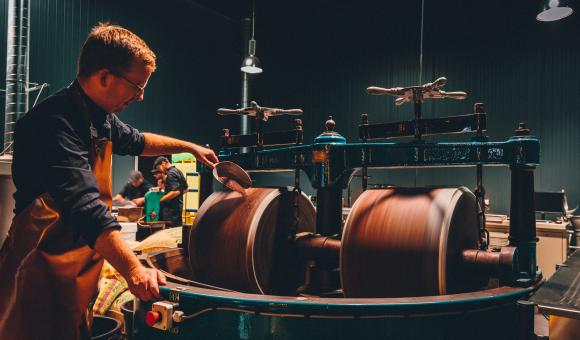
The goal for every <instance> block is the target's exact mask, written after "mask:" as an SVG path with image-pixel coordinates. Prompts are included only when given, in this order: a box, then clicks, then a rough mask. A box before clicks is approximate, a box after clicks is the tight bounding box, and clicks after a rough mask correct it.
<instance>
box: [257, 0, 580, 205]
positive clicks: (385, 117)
mask: <svg viewBox="0 0 580 340" xmlns="http://www.w3.org/2000/svg"><path fill="white" fill-rule="evenodd" d="M537 3H538V4H535V3H534V2H533V1H523V0H517V1H509V2H504V1H499V2H489V1H459V0H446V1H425V21H424V28H425V29H424V49H423V77H422V78H423V82H428V81H432V80H434V79H435V78H437V77H439V76H446V77H447V78H448V85H447V86H446V87H445V89H446V90H448V91H453V90H462V91H466V92H467V93H468V98H467V99H466V100H464V101H456V100H439V101H431V102H427V103H426V104H425V105H424V109H423V111H424V117H436V116H443V115H451V114H465V113H470V112H472V106H473V103H475V102H483V103H485V104H486V111H487V112H488V135H489V136H490V138H491V140H496V141H502V140H506V139H507V138H509V137H510V136H511V134H512V131H513V130H514V128H515V127H516V126H517V123H518V122H526V123H527V125H528V126H529V127H530V128H531V129H532V133H533V134H534V135H536V136H538V137H539V138H540V139H541V143H542V144H541V162H542V164H541V166H539V167H538V169H537V171H536V173H535V175H536V176H535V184H536V190H537V191H557V190H560V189H565V190H566V191H567V192H568V197H569V203H570V206H571V207H574V206H576V205H577V204H579V203H580V175H579V174H580V171H579V169H580V82H579V79H580V38H579V37H580V3H579V2H574V4H572V6H574V5H575V6H574V9H575V10H576V12H575V13H574V14H573V15H572V16H571V17H569V18H567V19H564V20H562V21H558V22H552V23H540V22H537V21H536V20H535V16H536V14H537V10H538V8H539V1H538V2H537ZM420 4H421V1H402V2H392V1H388V2H385V1H369V0H362V1H357V2H335V1H326V0H323V1H317V2H316V3H313V2H308V1H300V0H298V1H290V0H280V1H276V2H275V4H274V3H273V2H268V1H260V2H259V4H258V5H257V8H258V10H259V11H258V14H260V15H259V17H258V21H257V26H256V40H257V55H258V56H259V57H260V59H261V61H262V64H263V67H264V70H265V71H264V73H263V75H262V76H261V77H260V78H259V80H258V84H257V89H256V92H255V97H256V98H258V100H259V101H261V103H262V104H263V105H274V106H283V107H299V108H302V109H304V112H305V113H304V129H305V140H306V141H311V140H312V139H313V138H314V137H315V136H316V135H317V134H318V133H320V132H321V131H322V128H323V123H324V121H325V119H326V115H328V114H333V115H334V118H335V120H336V121H337V126H336V129H337V130H338V131H339V132H341V133H342V134H343V135H345V136H346V137H347V139H348V140H350V141H356V140H357V138H358V131H357V127H358V124H359V120H360V115H361V114H362V113H368V114H369V119H370V121H371V123H372V122H387V121H397V120H403V119H406V120H408V119H412V117H413V114H412V106H410V105H409V104H406V106H403V107H395V105H394V104H393V103H394V97H386V96H371V95H368V94H366V92H365V89H366V88H367V87H368V86H371V85H375V86H382V87H395V86H408V85H415V84H418V83H419V41H420V14H421V8H420ZM281 22H284V23H286V24H284V25H280V24H279V23H281ZM276 23H278V24H276ZM289 122H290V120H289V119H288V120H284V119H282V121H281V122H272V124H271V125H272V128H280V127H282V126H283V125H286V126H288V125H289V124H290V123H289ZM469 138H470V137H469V136H452V137H442V138H441V137H439V138H436V139H437V140H453V141H456V140H469ZM429 140H435V139H434V138H430V139H429ZM415 173H416V172H415V170H392V171H372V172H371V176H373V177H372V178H371V180H370V181H371V182H379V183H392V184H398V185H411V186H412V185H415V183H416V185H433V184H456V185H466V186H468V187H470V188H474V186H475V170H474V169H469V168H468V169H464V168H461V169H421V170H418V172H417V174H418V175H417V177H416V179H415ZM484 175H485V177H484V185H485V186H486V189H487V192H488V196H489V198H490V200H491V208H492V210H493V211H496V212H503V213H507V212H508V211H509V196H510V186H509V183H510V173H509V170H508V169H507V168H486V169H485V170H484ZM359 187H360V181H359V180H358V179H356V178H355V181H354V182H353V184H352V188H353V191H355V195H356V191H357V190H359V191H360V189H359Z"/></svg>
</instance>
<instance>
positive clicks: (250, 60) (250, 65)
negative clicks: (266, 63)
mask: <svg viewBox="0 0 580 340" xmlns="http://www.w3.org/2000/svg"><path fill="white" fill-rule="evenodd" d="M255 22H256V3H255V0H253V1H252V37H251V38H250V41H249V46H248V56H246V57H245V58H244V60H243V61H242V67H241V70H242V72H245V73H250V74H257V73H262V64H261V63H260V59H258V57H256V40H255V39H254V30H255Z"/></svg>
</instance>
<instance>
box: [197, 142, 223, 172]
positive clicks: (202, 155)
mask: <svg viewBox="0 0 580 340" xmlns="http://www.w3.org/2000/svg"><path fill="white" fill-rule="evenodd" d="M191 151H192V153H193V155H194V156H195V159H196V160H198V161H201V162H202V163H203V164H205V165H206V166H207V167H209V168H210V169H213V168H214V165H215V163H217V162H219V160H218V158H217V156H216V155H215V153H214V152H213V150H212V149H208V148H204V147H203V146H199V145H197V144H194V146H193V149H192V150H191Z"/></svg>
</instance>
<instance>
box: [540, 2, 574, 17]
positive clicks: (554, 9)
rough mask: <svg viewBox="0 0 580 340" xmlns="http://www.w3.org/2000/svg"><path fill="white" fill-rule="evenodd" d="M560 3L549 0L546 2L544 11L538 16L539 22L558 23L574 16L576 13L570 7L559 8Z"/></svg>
mask: <svg viewBox="0 0 580 340" xmlns="http://www.w3.org/2000/svg"><path fill="white" fill-rule="evenodd" d="M559 5H560V1H558V0H549V1H545V2H544V4H543V6H542V11H541V12H540V13H539V14H538V15H537V16H536V20H538V21H556V20H560V19H564V18H565V17H567V16H569V15H570V14H572V13H573V12H574V11H573V10H572V8H570V7H568V6H565V5H564V6H561V7H560V6H559Z"/></svg>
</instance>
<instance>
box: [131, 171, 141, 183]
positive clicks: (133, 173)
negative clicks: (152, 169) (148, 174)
mask: <svg viewBox="0 0 580 340" xmlns="http://www.w3.org/2000/svg"><path fill="white" fill-rule="evenodd" d="M141 178H143V174H142V173H141V171H137V170H131V172H130V173H129V181H130V182H135V181H138V180H140V179H141Z"/></svg>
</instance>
